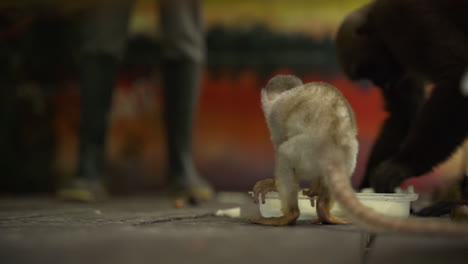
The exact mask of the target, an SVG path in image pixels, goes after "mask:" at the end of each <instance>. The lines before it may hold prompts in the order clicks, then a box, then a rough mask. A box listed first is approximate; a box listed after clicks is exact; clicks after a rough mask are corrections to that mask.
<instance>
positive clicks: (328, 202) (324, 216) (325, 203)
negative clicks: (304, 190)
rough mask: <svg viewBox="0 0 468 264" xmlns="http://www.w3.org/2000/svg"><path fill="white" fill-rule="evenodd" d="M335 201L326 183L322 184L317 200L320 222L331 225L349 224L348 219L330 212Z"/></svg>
mask: <svg viewBox="0 0 468 264" xmlns="http://www.w3.org/2000/svg"><path fill="white" fill-rule="evenodd" d="M333 203H334V200H333V197H332V195H331V192H330V190H329V189H328V187H326V186H325V185H322V188H321V190H320V195H319V198H318V202H317V216H318V218H319V220H320V222H321V223H322V224H329V225H340V224H349V221H348V220H346V219H344V218H341V217H337V216H334V215H332V214H331V213H330V210H331V208H332V206H333Z"/></svg>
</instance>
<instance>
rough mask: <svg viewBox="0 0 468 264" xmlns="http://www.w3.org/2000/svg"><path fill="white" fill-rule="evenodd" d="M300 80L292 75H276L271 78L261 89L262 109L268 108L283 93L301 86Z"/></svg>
mask: <svg viewBox="0 0 468 264" xmlns="http://www.w3.org/2000/svg"><path fill="white" fill-rule="evenodd" d="M302 84H303V83H302V81H301V79H299V78H297V77H296V76H294V75H276V76H275V77H273V78H271V79H270V80H269V81H268V83H267V85H266V86H265V88H263V89H262V105H263V108H264V109H267V108H269V106H270V105H271V104H272V103H273V102H274V101H275V100H276V99H277V98H278V97H279V96H280V95H281V94H282V93H284V92H286V91H288V90H290V89H292V88H294V87H297V86H301V85H302Z"/></svg>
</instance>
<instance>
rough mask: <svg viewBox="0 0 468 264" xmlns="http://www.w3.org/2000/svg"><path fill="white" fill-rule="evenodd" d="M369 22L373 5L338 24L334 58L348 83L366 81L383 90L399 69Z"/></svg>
mask: <svg viewBox="0 0 468 264" xmlns="http://www.w3.org/2000/svg"><path fill="white" fill-rule="evenodd" d="M377 33H378V32H376V30H375V28H374V25H373V19H372V3H371V4H368V5H365V6H363V7H361V8H359V9H357V10H355V11H354V12H352V13H350V14H349V15H348V16H347V17H346V18H345V19H344V21H343V22H342V23H341V25H340V27H339V29H338V32H337V35H336V39H335V45H336V54H337V57H338V61H339V63H340V65H341V67H342V69H343V71H344V73H345V74H346V75H347V76H348V78H350V79H351V80H361V79H366V80H370V81H372V82H373V83H374V84H376V85H379V86H382V85H386V84H387V83H388V82H389V81H391V80H394V79H395V75H396V73H397V72H399V66H397V63H396V62H395V61H394V59H393V57H392V55H391V53H390V51H389V50H388V49H387V48H386V46H385V44H384V42H383V41H381V40H380V38H379V36H378V34H377Z"/></svg>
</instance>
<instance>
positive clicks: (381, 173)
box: [370, 160, 413, 193]
mask: <svg viewBox="0 0 468 264" xmlns="http://www.w3.org/2000/svg"><path fill="white" fill-rule="evenodd" d="M412 176H413V175H412V173H411V170H410V169H409V168H407V167H405V166H404V165H403V164H400V163H398V162H395V161H393V160H387V161H384V162H382V163H380V164H379V165H378V166H377V167H376V168H375V169H374V171H373V172H372V173H371V175H370V185H371V187H372V188H374V190H375V192H378V193H392V192H394V191H395V188H396V187H399V186H400V184H401V183H402V182H403V181H404V180H406V179H408V178H411V177H412Z"/></svg>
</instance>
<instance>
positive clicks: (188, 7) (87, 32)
mask: <svg viewBox="0 0 468 264" xmlns="http://www.w3.org/2000/svg"><path fill="white" fill-rule="evenodd" d="M159 2H160V25H161V33H162V34H161V36H162V54H163V58H164V59H168V60H189V61H192V62H195V63H200V62H203V61H204V58H205V50H204V38H203V26H202V17H201V8H200V3H199V2H200V1H199V0H160V1H159ZM132 6H133V0H121V1H118V3H117V4H113V5H102V6H97V7H96V8H93V9H92V10H90V11H89V13H88V14H86V18H85V19H83V22H82V23H83V24H82V27H81V28H82V30H83V31H82V39H83V43H82V50H81V52H83V53H85V54H90V53H91V54H95V53H100V54H108V55H112V56H114V57H118V58H120V57H121V56H122V54H123V52H124V49H125V44H126V40H127V33H128V22H129V18H130V13H131V10H132Z"/></svg>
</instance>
